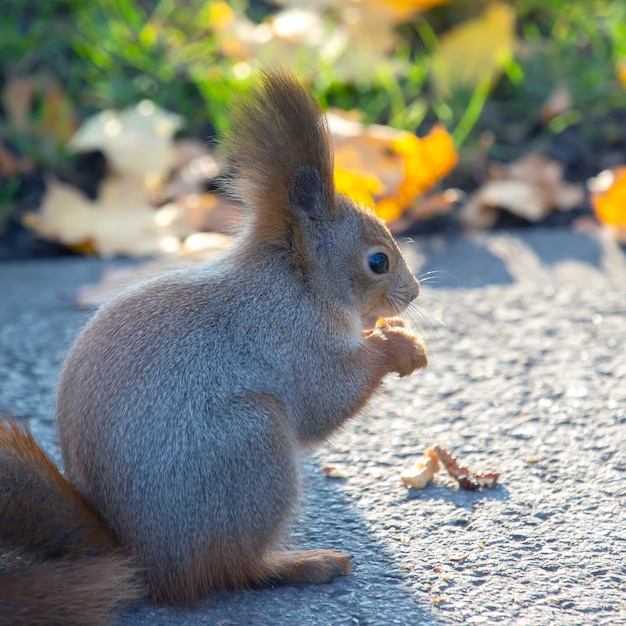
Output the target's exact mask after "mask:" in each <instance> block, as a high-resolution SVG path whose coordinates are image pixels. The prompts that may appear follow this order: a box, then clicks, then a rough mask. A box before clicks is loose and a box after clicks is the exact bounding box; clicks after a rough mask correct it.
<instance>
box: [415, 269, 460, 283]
mask: <svg viewBox="0 0 626 626" xmlns="http://www.w3.org/2000/svg"><path fill="white" fill-rule="evenodd" d="M444 278H445V279H448V280H449V283H448V285H446V284H444V285H443V286H450V285H452V286H454V287H458V286H459V279H458V278H457V277H456V276H455V275H454V274H451V273H450V272H446V271H445V270H430V271H428V272H424V273H423V274H420V275H419V276H417V280H419V282H420V283H427V282H429V283H431V284H438V285H439V284H440V283H441V282H443V281H442V279H444Z"/></svg>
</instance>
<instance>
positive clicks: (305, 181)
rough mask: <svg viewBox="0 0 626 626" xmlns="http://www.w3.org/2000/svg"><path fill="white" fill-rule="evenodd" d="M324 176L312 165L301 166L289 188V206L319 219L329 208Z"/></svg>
mask: <svg viewBox="0 0 626 626" xmlns="http://www.w3.org/2000/svg"><path fill="white" fill-rule="evenodd" d="M326 195H327V194H326V191H325V189H324V184H323V182H322V177H321V176H320V173H319V171H318V170H317V169H315V168H314V167H311V166H310V165H305V166H303V167H300V168H299V169H298V170H297V171H296V173H295V174H294V177H293V182H292V184H291V189H290V190H289V206H291V208H292V209H295V210H296V211H300V212H302V213H304V214H305V215H306V216H307V217H309V218H311V219H313V220H314V219H319V218H320V217H322V214H323V213H325V212H326V211H327V210H328V207H327V202H328V200H327V198H326Z"/></svg>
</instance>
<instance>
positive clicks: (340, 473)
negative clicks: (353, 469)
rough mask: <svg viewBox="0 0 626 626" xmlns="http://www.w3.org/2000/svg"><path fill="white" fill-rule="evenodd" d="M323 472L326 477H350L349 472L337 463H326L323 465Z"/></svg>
mask: <svg viewBox="0 0 626 626" xmlns="http://www.w3.org/2000/svg"><path fill="white" fill-rule="evenodd" d="M322 474H324V476H326V478H336V479H345V478H348V474H347V473H346V471H345V470H344V469H342V468H341V467H337V466H336V465H325V466H324V467H322Z"/></svg>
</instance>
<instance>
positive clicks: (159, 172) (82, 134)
mask: <svg viewBox="0 0 626 626" xmlns="http://www.w3.org/2000/svg"><path fill="white" fill-rule="evenodd" d="M182 124H183V121H182V118H181V117H180V116H179V115H176V114H174V113H170V112H169V111H166V110H165V109H161V108H160V107H158V106H156V105H155V104H154V103H153V102H151V101H149V100H143V101H142V102H140V103H139V104H138V105H136V106H134V107H131V108H128V109H125V110H123V111H121V112H119V113H118V112H116V111H111V110H107V111H102V112H101V113H98V114H96V115H94V116H93V117H91V118H89V119H88V120H86V121H85V122H83V124H82V125H81V127H80V128H79V129H78V131H77V132H76V134H75V135H74V136H73V137H72V138H71V140H70V142H69V144H68V147H69V148H70V149H71V150H74V151H75V152H87V151H90V150H101V151H102V152H103V153H104V154H105V156H106V157H107V161H108V163H109V166H110V168H111V170H112V171H113V172H116V173H129V174H133V175H139V176H142V177H144V178H145V177H152V178H161V177H163V176H165V174H166V173H167V172H168V171H169V169H170V168H171V167H172V164H173V160H174V155H173V148H172V137H173V136H174V133H175V132H176V131H177V130H178V129H179V128H180V127H181V126H182Z"/></svg>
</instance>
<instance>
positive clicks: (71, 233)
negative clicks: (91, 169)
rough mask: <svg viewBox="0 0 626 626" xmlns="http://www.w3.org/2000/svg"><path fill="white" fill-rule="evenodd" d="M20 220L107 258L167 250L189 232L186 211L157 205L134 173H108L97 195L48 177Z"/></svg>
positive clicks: (46, 234)
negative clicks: (32, 209)
mask: <svg viewBox="0 0 626 626" xmlns="http://www.w3.org/2000/svg"><path fill="white" fill-rule="evenodd" d="M24 222H25V224H26V225H27V226H28V227H30V228H32V229H33V230H34V231H35V232H36V233H37V234H38V235H40V236H42V237H45V238H48V239H53V240H55V241H59V242H60V243H62V244H64V245H67V246H69V247H77V248H81V247H82V248H83V249H84V248H85V246H87V247H88V249H89V248H92V249H93V250H94V251H95V252H96V253H98V254H100V255H102V256H105V257H112V256H115V255H119V254H122V255H129V256H133V257H144V256H149V255H153V254H160V253H161V254H162V253H171V252H175V251H177V250H178V249H179V248H180V245H181V244H180V239H181V238H182V237H184V236H187V235H189V234H190V233H191V232H193V229H192V227H191V226H190V224H189V219H188V215H186V214H185V212H184V211H183V210H181V209H179V208H177V207H175V206H173V205H166V206H165V207H161V208H160V209H158V210H155V208H154V207H153V206H152V205H151V203H150V202H149V201H148V198H147V191H146V187H145V185H144V184H143V180H142V179H141V178H140V177H137V176H134V177H133V176H129V175H127V176H125V177H121V176H118V177H109V178H107V179H106V180H105V181H104V182H103V183H102V185H101V188H100V195H99V196H98V198H97V199H96V200H93V201H92V200H89V199H88V198H87V197H86V196H84V195H83V194H82V193H81V192H80V191H78V190H77V189H76V188H74V187H71V186H70V185H66V184H64V183H62V182H60V181H57V180H54V179H53V180H50V181H49V182H48V185H47V193H46V195H45V197H44V200H43V204H42V206H41V209H40V212H39V213H27V214H26V215H25V216H24Z"/></svg>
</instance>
